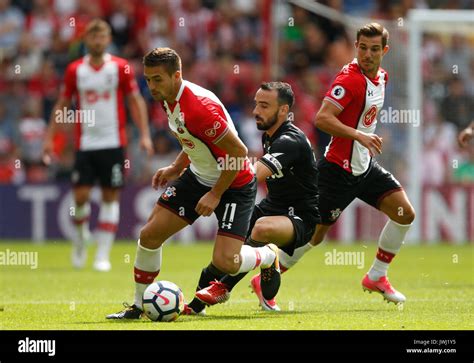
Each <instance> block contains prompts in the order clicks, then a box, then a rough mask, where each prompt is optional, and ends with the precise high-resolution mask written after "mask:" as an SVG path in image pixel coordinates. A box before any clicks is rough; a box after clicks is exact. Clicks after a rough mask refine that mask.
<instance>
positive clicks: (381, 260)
mask: <svg viewBox="0 0 474 363" xmlns="http://www.w3.org/2000/svg"><path fill="white" fill-rule="evenodd" d="M410 227H411V224H399V223H397V222H394V221H392V220H391V219H389V220H388V222H387V224H385V227H384V228H383V229H382V232H381V233H380V237H379V244H378V245H379V248H378V250H377V255H376V257H375V260H374V263H373V264H372V267H371V268H370V270H369V272H368V274H369V279H371V280H372V281H377V280H378V279H380V278H381V277H382V276H387V271H388V266H389V265H390V262H392V259H393V258H394V257H395V255H396V254H397V253H398V251H400V248H401V247H402V244H403V241H404V240H405V236H406V234H407V232H408V230H409V229H410Z"/></svg>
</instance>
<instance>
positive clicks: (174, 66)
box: [143, 48, 181, 76]
mask: <svg viewBox="0 0 474 363" xmlns="http://www.w3.org/2000/svg"><path fill="white" fill-rule="evenodd" d="M143 64H144V65H145V66H147V67H157V66H164V67H165V69H166V72H167V73H168V74H169V75H170V76H171V75H172V74H173V73H175V72H176V71H181V58H180V57H179V55H178V53H176V51H175V50H174V49H171V48H155V49H152V50H150V51H149V52H148V53H147V54H145V56H144V57H143Z"/></svg>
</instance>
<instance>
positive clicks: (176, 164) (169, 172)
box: [151, 150, 190, 189]
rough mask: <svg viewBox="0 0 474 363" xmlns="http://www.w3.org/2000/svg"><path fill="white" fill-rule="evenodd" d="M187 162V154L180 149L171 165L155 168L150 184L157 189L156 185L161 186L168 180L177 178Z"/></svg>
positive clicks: (188, 161)
mask: <svg viewBox="0 0 474 363" xmlns="http://www.w3.org/2000/svg"><path fill="white" fill-rule="evenodd" d="M189 163H190V160H189V158H188V154H186V153H185V152H184V151H182V150H181V152H180V153H179V154H178V156H177V157H176V160H175V161H173V163H171V165H169V166H166V167H164V168H161V169H158V170H157V172H156V173H155V175H153V178H152V180H151V186H152V187H153V188H154V189H158V187H163V186H165V185H166V184H167V183H169V182H170V181H173V180H175V179H177V178H178V177H179V176H180V175H181V173H182V172H183V170H184V168H186V167H187V166H188V165H189Z"/></svg>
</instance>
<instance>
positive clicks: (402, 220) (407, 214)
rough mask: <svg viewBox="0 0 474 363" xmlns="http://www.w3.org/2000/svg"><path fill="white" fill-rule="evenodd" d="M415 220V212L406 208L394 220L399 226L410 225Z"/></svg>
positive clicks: (411, 208)
mask: <svg viewBox="0 0 474 363" xmlns="http://www.w3.org/2000/svg"><path fill="white" fill-rule="evenodd" d="M414 220H415V210H414V209H413V207H411V206H410V207H408V208H405V210H404V211H403V213H399V214H398V215H397V219H395V222H397V223H399V224H412V223H413V221H414Z"/></svg>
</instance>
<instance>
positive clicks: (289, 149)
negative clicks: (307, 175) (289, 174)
mask: <svg viewBox="0 0 474 363" xmlns="http://www.w3.org/2000/svg"><path fill="white" fill-rule="evenodd" d="M300 157H301V151H300V145H299V144H298V142H297V141H296V140H295V139H293V138H291V137H289V136H282V137H280V138H279V139H277V140H275V141H274V142H273V144H272V145H271V147H270V151H269V152H268V153H266V154H265V155H263V156H262V157H261V158H260V159H259V161H260V162H262V163H263V164H265V166H267V167H268V168H269V169H270V170H271V171H272V172H273V174H279V173H281V171H282V170H283V169H287V168H291V167H292V166H293V165H294V164H295V163H296V162H297V161H298V160H299V159H300Z"/></svg>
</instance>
